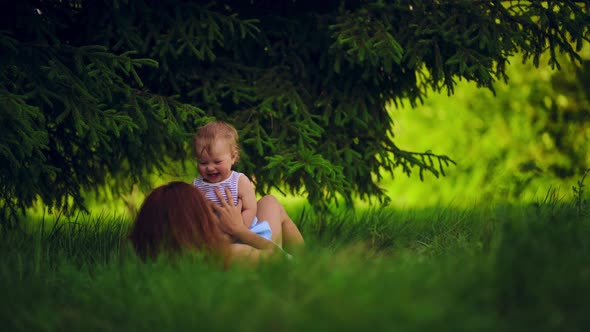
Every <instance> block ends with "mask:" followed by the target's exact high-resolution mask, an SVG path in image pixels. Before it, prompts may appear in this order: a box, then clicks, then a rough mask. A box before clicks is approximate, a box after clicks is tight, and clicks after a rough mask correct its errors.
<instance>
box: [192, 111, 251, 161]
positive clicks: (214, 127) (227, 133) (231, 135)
mask: <svg viewBox="0 0 590 332" xmlns="http://www.w3.org/2000/svg"><path fill="white" fill-rule="evenodd" d="M238 138H239V136H238V131H237V130H236V128H234V126H232V125H230V124H229V123H227V122H223V121H212V122H209V123H207V124H206V125H204V126H202V127H201V128H199V130H197V133H196V134H195V136H194V138H193V146H194V150H195V157H197V158H198V157H199V156H201V155H202V154H203V152H207V153H210V152H211V148H212V146H213V144H214V143H215V142H216V141H217V140H219V139H224V140H225V141H226V142H227V144H229V148H230V150H231V153H232V156H233V157H234V158H235V162H236V163H237V162H238V161H239V160H240V148H239V146H238Z"/></svg>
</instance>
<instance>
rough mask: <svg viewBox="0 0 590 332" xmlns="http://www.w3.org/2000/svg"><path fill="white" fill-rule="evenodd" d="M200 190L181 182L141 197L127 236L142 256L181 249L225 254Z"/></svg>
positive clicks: (220, 233) (213, 219) (167, 185)
mask: <svg viewBox="0 0 590 332" xmlns="http://www.w3.org/2000/svg"><path fill="white" fill-rule="evenodd" d="M208 204H209V203H208V202H207V201H206V199H205V198H204V197H203V195H202V194H201V192H199V190H198V189H197V188H195V187H194V186H192V185H190V184H188V183H185V182H170V183H168V184H166V185H163V186H160V187H158V188H156V189H154V190H153V191H152V192H151V193H150V194H149V195H148V196H147V197H146V199H145V200H144V202H143V204H142V205H141V208H140V210H139V213H138V215H137V217H136V218H135V222H134V224H133V227H132V230H131V233H130V235H129V239H130V240H131V243H132V244H133V247H134V249H135V252H136V253H137V254H138V255H139V256H140V257H142V258H144V259H145V258H147V257H150V258H155V257H156V256H158V254H160V253H161V252H162V251H165V252H181V251H182V250H183V249H193V250H197V251H204V252H205V253H206V254H211V253H215V254H221V255H222V256H225V253H224V251H225V250H226V249H227V243H228V242H227V240H226V237H225V236H224V233H223V232H222V231H221V230H220V229H219V227H218V226H217V224H216V223H215V216H214V214H213V213H212V212H211V210H210V208H209V206H208Z"/></svg>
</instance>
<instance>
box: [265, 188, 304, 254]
mask: <svg viewBox="0 0 590 332" xmlns="http://www.w3.org/2000/svg"><path fill="white" fill-rule="evenodd" d="M257 208H258V209H257V212H256V216H257V217H258V220H259V221H266V222H268V224H269V225H270V229H271V230H272V237H271V239H272V241H273V242H274V243H276V244H277V245H279V246H281V247H283V246H284V247H286V249H288V250H293V249H295V248H298V247H301V246H302V245H303V244H304V242H305V241H304V240H303V236H302V235H301V232H300V231H299V229H298V228H297V225H295V223H294V222H293V220H291V218H290V217H289V215H288V214H287V211H285V208H284V207H283V205H282V204H281V203H280V202H279V201H278V200H277V199H276V198H275V197H274V196H272V195H267V196H264V197H262V198H261V199H260V200H259V201H258V206H257Z"/></svg>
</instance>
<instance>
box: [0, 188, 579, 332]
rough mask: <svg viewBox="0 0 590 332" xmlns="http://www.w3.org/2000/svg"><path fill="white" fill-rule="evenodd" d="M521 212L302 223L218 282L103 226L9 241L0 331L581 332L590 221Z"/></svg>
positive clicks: (362, 213) (553, 209) (49, 230)
mask: <svg viewBox="0 0 590 332" xmlns="http://www.w3.org/2000/svg"><path fill="white" fill-rule="evenodd" d="M589 212H590V211H588V209H587V208H586V207H585V206H584V207H582V206H580V205H579V204H578V205H576V204H575V202H566V201H562V200H560V199H559V198H558V197H557V196H547V197H546V198H545V199H544V200H540V201H539V202H537V203H532V204H526V205H522V204H521V205H510V204H492V203H489V204H488V205H482V204H479V205H477V206H475V205H474V206H472V207H470V208H453V207H447V206H438V207H431V208H416V209H399V208H393V207H383V208H379V209H377V208H373V209H364V210H357V211H350V210H345V209H342V210H340V212H337V213H335V214H333V215H331V216H326V217H320V216H317V215H313V214H310V213H304V214H301V213H300V212H299V211H292V212H291V213H292V214H293V215H296V217H295V219H296V222H297V223H298V224H299V225H300V227H301V229H302V231H303V234H304V236H305V237H306V240H307V247H306V249H305V251H304V252H300V253H296V255H295V258H294V259H293V260H276V261H268V262H264V263H262V264H260V265H259V266H257V267H253V268H245V267H239V266H234V267H231V268H230V269H229V270H227V271H223V270H221V269H220V268H218V267H217V266H216V265H214V264H211V263H206V262H204V261H203V260H202V259H201V258H200V257H199V256H198V255H190V254H188V255H185V256H183V257H181V258H177V259H171V258H165V257H162V258H161V259H159V260H157V261H153V262H148V263H143V262H141V261H139V260H138V259H137V258H136V257H135V256H134V255H133V253H132V252H131V250H130V248H129V244H128V243H127V241H125V235H126V233H127V230H128V227H129V220H128V219H126V218H124V217H117V216H116V215H114V216H109V215H104V214H102V215H82V214H80V215H78V216H73V217H61V218H58V219H56V218H45V219H44V220H43V219H42V220H33V219H29V220H26V221H25V222H24V223H23V227H22V228H23V230H22V231H16V232H15V231H11V232H4V233H2V242H1V244H0V248H1V249H0V250H1V255H0V294H3V296H2V299H3V300H2V301H1V304H0V306H1V310H0V322H1V324H2V326H3V328H4V330H5V331H64V330H65V331H72V330H83V331H136V330H137V331H183V330H187V331H188V330H191V331H194V330H202V331H338V330H347V331H348V330H362V331H364V330H370V331H461V330H463V331H475V330H478V331H583V330H585V329H586V328H587V327H588V326H590V318H589V317H588V312H590V301H589V299H590V244H589V242H588V239H589V238H590V218H589Z"/></svg>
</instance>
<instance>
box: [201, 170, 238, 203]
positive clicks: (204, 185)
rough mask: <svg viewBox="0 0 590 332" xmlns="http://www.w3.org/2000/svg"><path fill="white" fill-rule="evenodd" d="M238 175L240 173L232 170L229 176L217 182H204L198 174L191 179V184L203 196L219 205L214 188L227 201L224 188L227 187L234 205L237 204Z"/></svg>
mask: <svg viewBox="0 0 590 332" xmlns="http://www.w3.org/2000/svg"><path fill="white" fill-rule="evenodd" d="M240 175H242V173H238V172H236V171H232V172H231V175H230V176H229V178H227V179H225V180H223V181H221V182H217V183H209V182H205V181H203V177H201V176H199V177H198V178H196V179H195V180H194V181H193V185H194V186H195V187H197V188H198V189H199V190H200V191H201V192H202V193H203V195H205V198H207V199H208V200H210V201H212V202H215V203H217V204H219V205H221V201H219V198H217V195H216V194H215V190H214V189H215V188H218V189H219V192H221V195H222V196H223V198H224V199H225V200H226V201H227V195H226V194H225V188H226V187H227V188H229V190H230V192H231V196H232V198H233V199H234V202H233V204H234V205H235V204H238V179H239V178H240Z"/></svg>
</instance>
